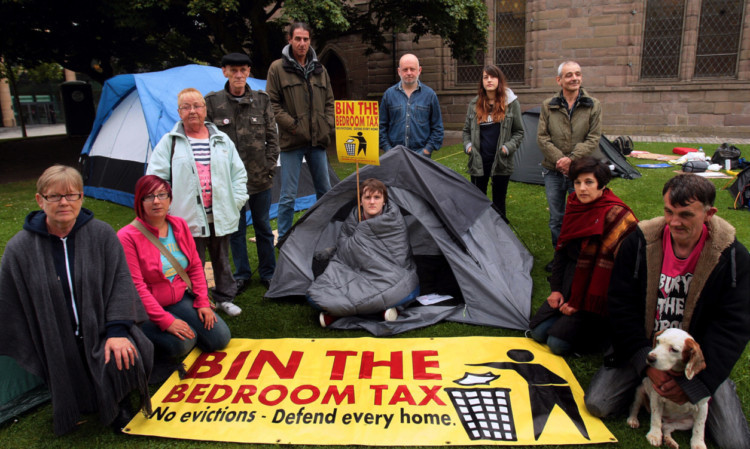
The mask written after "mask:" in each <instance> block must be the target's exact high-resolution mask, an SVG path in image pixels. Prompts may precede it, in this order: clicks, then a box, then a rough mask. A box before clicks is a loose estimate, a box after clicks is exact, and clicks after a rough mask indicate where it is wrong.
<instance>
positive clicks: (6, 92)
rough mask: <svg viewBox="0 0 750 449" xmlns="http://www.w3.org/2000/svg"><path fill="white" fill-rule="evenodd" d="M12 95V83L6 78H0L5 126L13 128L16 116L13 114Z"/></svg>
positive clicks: (1, 103)
mask: <svg viewBox="0 0 750 449" xmlns="http://www.w3.org/2000/svg"><path fill="white" fill-rule="evenodd" d="M12 103H13V102H12V100H11V97H10V85H9V84H8V80H7V79H6V78H2V79H0V109H2V117H3V126H4V127H6V128H11V127H14V126H16V117H15V115H14V114H13V104H12Z"/></svg>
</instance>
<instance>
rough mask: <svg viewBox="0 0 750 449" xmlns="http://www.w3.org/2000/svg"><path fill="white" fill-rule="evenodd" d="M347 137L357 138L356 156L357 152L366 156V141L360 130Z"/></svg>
mask: <svg viewBox="0 0 750 449" xmlns="http://www.w3.org/2000/svg"><path fill="white" fill-rule="evenodd" d="M349 137H351V138H352V139H357V140H359V146H358V147H357V156H359V153H364V155H365V156H367V141H366V140H365V138H364V136H362V131H360V132H358V133H357V135H356V136H349Z"/></svg>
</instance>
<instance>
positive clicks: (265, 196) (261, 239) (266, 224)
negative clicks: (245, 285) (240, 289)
mask: <svg viewBox="0 0 750 449" xmlns="http://www.w3.org/2000/svg"><path fill="white" fill-rule="evenodd" d="M248 209H249V210H250V215H251V217H252V220H253V229H254V230H255V243H256V246H257V248H256V249H257V250H258V275H259V276H260V278H261V279H267V280H270V279H271V278H272V277H273V272H274V271H275V270H276V253H275V252H274V249H273V231H272V230H271V220H270V218H269V214H268V211H269V210H270V209H271V189H267V190H264V191H262V192H258V193H254V194H252V195H250V199H249V200H248V202H247V203H246V204H245V207H243V208H242V210H241V211H240V223H239V227H238V228H237V232H235V233H234V234H232V237H231V238H230V239H229V245H230V246H231V249H232V260H233V261H234V278H235V280H240V279H244V280H248V279H250V277H251V276H252V275H253V270H252V269H251V268H250V261H249V260H248V257H247V219H246V211H247V210H248Z"/></svg>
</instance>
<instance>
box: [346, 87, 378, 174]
mask: <svg viewBox="0 0 750 449" xmlns="http://www.w3.org/2000/svg"><path fill="white" fill-rule="evenodd" d="M379 123H380V114H379V112H378V102H377V101H336V153H337V154H338V156H339V162H347V163H355V162H359V163H360V164H370V165H380V141H379V140H378V135H379V134H378V131H379V129H380V125H379Z"/></svg>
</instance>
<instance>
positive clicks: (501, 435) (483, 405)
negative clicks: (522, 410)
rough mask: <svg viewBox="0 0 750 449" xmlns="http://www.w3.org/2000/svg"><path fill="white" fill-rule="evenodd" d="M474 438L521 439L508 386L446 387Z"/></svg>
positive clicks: (467, 432) (463, 422)
mask: <svg viewBox="0 0 750 449" xmlns="http://www.w3.org/2000/svg"><path fill="white" fill-rule="evenodd" d="M445 391H446V392H447V393H448V396H449V397H450V399H451V402H453V407H455V409H456V412H458V417H459V419H460V420H461V423H462V424H463V426H464V430H465V431H466V434H467V435H468V436H469V438H471V439H472V440H494V441H517V440H518V435H516V428H515V425H514V423H513V410H512V408H511V406H510V394H509V393H510V389H508V388H446V389H445Z"/></svg>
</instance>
